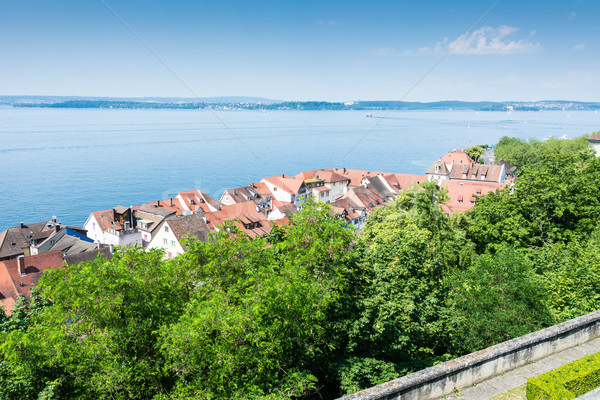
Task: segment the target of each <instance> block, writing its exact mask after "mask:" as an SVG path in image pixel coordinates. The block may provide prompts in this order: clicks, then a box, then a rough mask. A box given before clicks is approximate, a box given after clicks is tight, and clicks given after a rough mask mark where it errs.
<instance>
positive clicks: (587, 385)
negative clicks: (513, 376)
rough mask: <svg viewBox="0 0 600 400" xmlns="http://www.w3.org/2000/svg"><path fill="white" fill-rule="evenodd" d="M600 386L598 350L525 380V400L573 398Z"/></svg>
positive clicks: (562, 399)
mask: <svg viewBox="0 0 600 400" xmlns="http://www.w3.org/2000/svg"><path fill="white" fill-rule="evenodd" d="M599 386H600V352H599V353H595V354H592V355H589V356H587V357H584V358H582V359H580V360H577V361H573V362H571V363H569V364H566V365H563V366H562V367H560V368H557V369H555V370H552V371H550V372H546V373H545V374H542V375H540V376H538V377H537V378H531V379H529V380H528V381H527V400H567V399H574V398H576V397H577V396H581V395H582V394H585V393H587V392H589V391H591V390H593V389H595V388H597V387H599Z"/></svg>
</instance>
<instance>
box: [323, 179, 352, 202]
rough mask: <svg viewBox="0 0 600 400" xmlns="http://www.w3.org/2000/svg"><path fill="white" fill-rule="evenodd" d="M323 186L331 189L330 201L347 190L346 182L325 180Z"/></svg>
mask: <svg viewBox="0 0 600 400" xmlns="http://www.w3.org/2000/svg"><path fill="white" fill-rule="evenodd" d="M325 186H327V187H328V188H329V189H331V192H330V194H329V197H330V201H334V200H337V199H339V198H340V197H342V196H343V195H345V194H346V193H347V192H348V182H325Z"/></svg>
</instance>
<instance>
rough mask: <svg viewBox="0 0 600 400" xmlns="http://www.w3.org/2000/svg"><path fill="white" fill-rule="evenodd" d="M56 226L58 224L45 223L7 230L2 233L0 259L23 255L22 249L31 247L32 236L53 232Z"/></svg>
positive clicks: (0, 234)
mask: <svg viewBox="0 0 600 400" xmlns="http://www.w3.org/2000/svg"><path fill="white" fill-rule="evenodd" d="M55 225H56V222H52V221H45V222H37V223H35V224H29V225H26V224H23V227H22V228H21V226H20V225H19V226H15V227H12V228H8V229H6V230H5V231H3V232H2V233H0V259H4V258H10V257H15V256H17V255H19V254H23V250H22V249H23V248H24V247H29V245H30V244H31V237H32V235H35V234H39V233H40V232H42V231H48V230H51V229H52V228H54V226H55Z"/></svg>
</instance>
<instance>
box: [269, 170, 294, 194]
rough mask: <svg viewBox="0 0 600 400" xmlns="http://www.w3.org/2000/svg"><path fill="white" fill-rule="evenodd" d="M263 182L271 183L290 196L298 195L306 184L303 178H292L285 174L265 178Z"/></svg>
mask: <svg viewBox="0 0 600 400" xmlns="http://www.w3.org/2000/svg"><path fill="white" fill-rule="evenodd" d="M263 180H265V181H267V182H269V183H271V184H272V185H274V186H277V187H278V188H280V189H282V190H284V191H286V192H288V193H289V194H296V193H298V190H300V187H301V186H302V185H303V184H304V180H303V179H301V178H292V177H289V176H287V175H285V174H282V175H275V176H269V177H266V178H263Z"/></svg>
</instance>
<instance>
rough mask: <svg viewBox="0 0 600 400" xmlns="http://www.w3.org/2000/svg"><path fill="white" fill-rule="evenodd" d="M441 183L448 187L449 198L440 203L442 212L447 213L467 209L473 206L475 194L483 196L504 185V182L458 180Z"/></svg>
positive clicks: (475, 198) (475, 199)
mask: <svg viewBox="0 0 600 400" xmlns="http://www.w3.org/2000/svg"><path fill="white" fill-rule="evenodd" d="M441 184H442V186H444V187H446V188H447V189H448V196H449V197H450V200H448V201H447V202H446V203H445V204H443V205H442V208H443V209H444V212H445V213H447V214H452V213H454V212H464V211H467V210H468V209H470V208H471V207H473V206H474V202H476V201H477V196H483V195H486V194H488V193H490V192H494V193H495V192H497V191H498V190H500V189H502V188H504V187H505V184H503V183H497V182H477V181H458V180H445V181H442V182H441Z"/></svg>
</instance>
